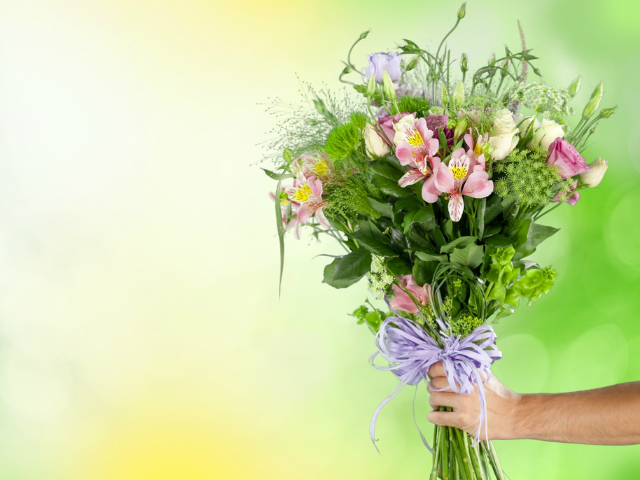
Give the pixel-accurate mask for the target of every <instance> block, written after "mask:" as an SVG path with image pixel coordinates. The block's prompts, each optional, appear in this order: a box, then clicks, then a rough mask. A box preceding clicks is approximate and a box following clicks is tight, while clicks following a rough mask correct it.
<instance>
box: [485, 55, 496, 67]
mask: <svg viewBox="0 0 640 480" xmlns="http://www.w3.org/2000/svg"><path fill="white" fill-rule="evenodd" d="M494 63H496V54H495V53H492V54H491V56H490V57H489V62H488V64H487V65H491V66H492V65H493V64H494Z"/></svg>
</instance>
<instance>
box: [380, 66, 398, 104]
mask: <svg viewBox="0 0 640 480" xmlns="http://www.w3.org/2000/svg"><path fill="white" fill-rule="evenodd" d="M382 92H383V93H384V96H385V97H387V98H388V99H389V100H395V98H396V87H395V85H394V84H393V82H392V81H391V77H390V76H389V74H388V73H387V71H386V70H385V71H384V72H382Z"/></svg>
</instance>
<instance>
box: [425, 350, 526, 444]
mask: <svg viewBox="0 0 640 480" xmlns="http://www.w3.org/2000/svg"><path fill="white" fill-rule="evenodd" d="M428 375H429V378H431V381H430V382H429V384H428V385H427V390H428V391H429V393H430V397H429V404H430V405H431V407H433V411H432V412H429V415H428V419H429V421H430V422H431V423H433V424H435V425H447V426H450V427H456V428H459V429H461V430H464V431H466V432H468V433H471V434H473V432H474V430H475V429H476V428H477V426H478V416H479V415H480V400H479V398H478V387H477V385H475V384H474V391H473V393H472V394H469V395H465V394H457V393H454V392H453V391H452V390H451V389H450V388H447V389H446V390H443V391H441V392H438V391H436V390H435V389H441V388H446V387H449V380H447V377H446V375H445V371H444V365H443V364H442V362H438V363H436V364H434V365H433V366H432V367H431V368H430V369H429V372H428ZM485 379H486V376H485V375H484V374H482V380H485ZM457 387H459V385H457ZM484 392H485V398H486V401H487V426H488V428H489V438H488V439H487V438H486V436H487V435H486V432H485V428H484V426H483V428H481V429H480V439H481V440H506V439H513V438H517V436H516V433H515V432H516V429H515V428H514V422H515V420H516V419H517V418H518V415H517V413H516V410H517V407H518V404H519V402H520V399H521V395H519V394H517V393H514V392H512V391H511V390H509V389H508V388H507V387H505V386H504V385H502V384H501V383H500V381H499V380H498V379H497V378H496V377H495V375H492V376H491V378H490V379H489V381H487V382H486V383H485V384H484ZM439 407H451V408H453V411H452V412H439V411H438V408H439Z"/></svg>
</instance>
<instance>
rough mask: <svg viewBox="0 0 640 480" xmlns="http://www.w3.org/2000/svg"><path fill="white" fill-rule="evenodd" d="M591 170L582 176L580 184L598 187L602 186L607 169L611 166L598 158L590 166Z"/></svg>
mask: <svg viewBox="0 0 640 480" xmlns="http://www.w3.org/2000/svg"><path fill="white" fill-rule="evenodd" d="M589 168H590V169H591V170H589V171H588V172H584V173H581V174H580V183H582V184H583V185H584V186H585V187H590V188H593V187H597V186H598V185H600V182H601V181H602V177H604V174H605V172H606V171H607V168H609V164H608V163H607V161H606V160H603V159H602V158H598V159H597V160H596V161H594V162H592V163H590V164H589Z"/></svg>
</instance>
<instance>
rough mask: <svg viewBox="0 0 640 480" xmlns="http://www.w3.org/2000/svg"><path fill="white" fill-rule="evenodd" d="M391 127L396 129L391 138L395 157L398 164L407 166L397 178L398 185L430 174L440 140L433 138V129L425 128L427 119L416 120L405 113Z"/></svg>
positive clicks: (434, 164) (402, 185)
mask: <svg viewBox="0 0 640 480" xmlns="http://www.w3.org/2000/svg"><path fill="white" fill-rule="evenodd" d="M393 128H394V129H395V131H396V134H395V137H394V139H393V141H394V143H395V144H396V157H398V160H399V161H400V164H402V165H405V166H407V165H408V166H409V170H408V171H407V173H405V174H404V175H403V176H402V178H400V180H398V185H400V186H401V187H406V186H408V185H413V184H415V183H418V182H419V181H420V180H422V179H425V178H428V177H429V176H431V174H432V173H433V171H434V169H435V167H436V166H437V164H438V163H439V162H440V159H439V158H438V157H435V156H434V155H435V154H436V153H437V152H438V148H440V142H438V140H436V139H435V138H433V130H429V128H427V121H426V120H425V119H424V118H419V119H418V120H416V119H415V117H414V116H413V115H407V116H406V117H403V118H402V119H400V121H399V122H398V123H396V124H395V125H394V126H393ZM423 196H424V194H423Z"/></svg>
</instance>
